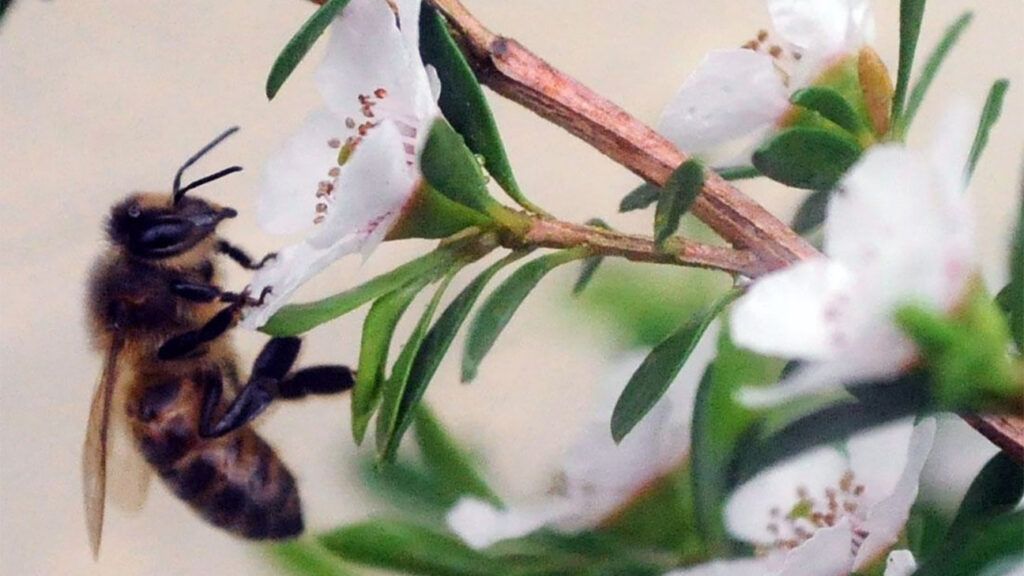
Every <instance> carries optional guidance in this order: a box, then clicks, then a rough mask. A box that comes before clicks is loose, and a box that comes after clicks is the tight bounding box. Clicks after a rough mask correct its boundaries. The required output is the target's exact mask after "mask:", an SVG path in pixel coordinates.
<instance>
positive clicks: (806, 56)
mask: <svg viewBox="0 0 1024 576" xmlns="http://www.w3.org/2000/svg"><path fill="white" fill-rule="evenodd" d="M767 4H768V12H769V14H770V16H771V20H772V24H773V25H774V30H775V32H776V34H777V35H778V37H779V38H778V41H776V39H775V38H774V37H773V35H772V34H769V33H768V32H767V31H762V32H761V33H760V34H758V38H757V40H754V41H752V42H750V43H748V44H747V46H745V47H744V48H736V49H730V50H715V51H713V52H710V53H709V54H708V55H707V56H706V57H705V58H704V60H703V61H702V62H701V63H700V65H699V66H698V67H697V70H695V71H694V72H693V74H692V75H690V77H689V78H688V79H687V80H686V82H685V83H683V86H682V87H681V88H680V89H679V92H678V93H677V94H676V96H675V97H674V98H673V99H672V101H671V102H670V103H669V104H668V106H667V107H666V108H665V110H664V112H662V116H661V119H660V120H659V122H658V131H659V132H661V133H662V134H663V135H664V136H665V137H667V138H668V139H669V140H671V141H672V142H673V143H674V144H675V145H676V146H678V147H679V148H680V149H681V150H685V151H687V152H692V153H696V154H699V155H707V154H708V153H711V152H714V151H716V149H720V148H721V147H723V146H725V145H727V144H730V143H737V142H739V143H740V144H741V145H743V146H749V144H751V140H753V143H755V144H756V143H757V142H758V141H759V140H761V139H762V138H763V137H764V135H765V134H766V133H767V132H768V131H769V130H771V129H772V128H773V127H775V126H776V124H777V123H778V122H780V121H781V120H782V119H783V117H784V115H785V114H786V112H787V111H788V110H789V109H790V104H789V96H790V94H792V93H793V92H795V91H796V90H798V89H800V88H803V87H805V86H807V85H808V84H810V83H812V82H813V81H814V80H815V79H816V78H817V77H818V76H819V75H820V74H821V73H822V72H824V71H825V70H826V69H827V68H828V67H829V66H831V65H832V64H834V63H836V62H838V61H840V60H842V59H843V58H844V57H847V56H851V55H857V54H858V53H859V52H860V51H861V49H862V48H863V47H864V46H865V45H867V44H869V43H870V42H871V40H872V39H873V36H874V17H873V15H872V13H871V6H870V3H869V2H868V0H767ZM746 156H747V158H746V160H747V161H749V152H748V153H747V154H746Z"/></svg>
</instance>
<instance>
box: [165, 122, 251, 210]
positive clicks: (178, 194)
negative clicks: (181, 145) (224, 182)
mask: <svg viewBox="0 0 1024 576" xmlns="http://www.w3.org/2000/svg"><path fill="white" fill-rule="evenodd" d="M235 132H238V126H232V127H231V128H228V129H227V130H225V131H224V132H222V133H221V134H220V136H217V137H216V138H214V139H213V140H212V141H211V142H210V143H209V144H207V145H206V146H203V147H202V148H200V149H199V151H198V152H196V153H195V154H193V155H192V157H190V158H189V159H188V160H185V163H184V164H182V165H181V168H178V172H177V173H176V174H175V175H174V186H173V187H172V193H173V196H172V197H173V200H174V204H177V203H178V201H179V200H181V198H182V197H183V196H184V195H185V193H186V192H188V191H189V190H191V189H193V188H197V187H199V186H202V185H203V184H206V183H208V182H213V181H214V180H217V179H218V178H222V177H224V176H227V175H228V174H233V173H235V172H238V171H239V170H241V169H242V168H241V167H240V166H232V167H230V168H225V169H224V170H221V171H220V172H215V173H213V174H210V175H209V176H204V177H203V178H200V179H199V180H196V181H195V182H192V183H191V184H189V185H188V186H185V187H184V188H182V187H181V176H182V175H183V174H184V173H185V170H188V168H189V167H190V166H192V165H193V164H195V163H196V162H198V161H199V159H200V158H202V157H203V156H205V155H206V153H207V152H209V151H210V150H213V149H214V148H215V147H216V146H217V145H218V144H220V143H221V142H223V141H224V140H225V139H226V138H227V137H228V136H231V135H232V134H234V133H235Z"/></svg>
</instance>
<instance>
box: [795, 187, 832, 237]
mask: <svg viewBox="0 0 1024 576" xmlns="http://www.w3.org/2000/svg"><path fill="white" fill-rule="evenodd" d="M831 197H832V191H831V190H817V191H815V192H812V193H811V194H810V195H809V196H807V198H805V199H804V201H803V203H801V204H800V208H798V209H797V211H796V215H795V216H794V217H793V224H792V226H793V231H794V232H796V233H797V234H807V233H809V232H813V231H814V230H817V229H818V227H819V226H821V225H822V223H823V222H825V218H826V217H828V201H829V199H830V198H831Z"/></svg>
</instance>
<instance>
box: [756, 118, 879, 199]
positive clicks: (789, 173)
mask: <svg viewBox="0 0 1024 576" xmlns="http://www.w3.org/2000/svg"><path fill="white" fill-rule="evenodd" d="M860 154H861V147H860V144H859V143H858V142H857V140H856V139H855V138H853V136H850V135H849V134H847V133H845V132H839V131H833V130H826V129H822V128H807V127H798V128H790V129H788V130H783V131H782V132H780V133H778V134H777V135H776V136H775V137H774V138H772V139H770V140H769V141H767V142H765V143H764V144H763V145H761V147H760V148H758V149H757V151H756V152H754V157H753V160H754V166H756V167H757V169H758V170H760V171H761V173H762V174H764V175H765V176H767V177H769V178H771V179H772V180H775V181H776V182H781V183H783V184H785V185H787V186H793V187H795V188H806V189H809V190H828V189H830V188H832V187H834V186H835V185H836V183H837V182H839V180H840V179H841V178H842V177H843V174H845V173H846V171H847V170H849V169H850V167H851V166H853V165H854V163H855V162H857V159H858V158H860Z"/></svg>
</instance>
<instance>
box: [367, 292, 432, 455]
mask: <svg viewBox="0 0 1024 576" xmlns="http://www.w3.org/2000/svg"><path fill="white" fill-rule="evenodd" d="M426 285H427V282H426V280H420V281H416V282H413V283H411V284H409V285H407V286H404V287H402V288H399V289H397V290H395V291H394V292H391V293H390V294H386V295H384V296H382V297H381V298H380V299H378V300H377V301H376V302H374V303H373V306H371V307H370V312H369V313H368V314H367V315H366V320H364V321H363V336H362V342H361V343H360V345H359V369H358V370H357V371H356V384H355V387H354V389H353V391H352V436H353V438H355V441H356V444H362V442H363V435H364V434H365V433H366V427H367V425H369V423H370V418H371V417H372V416H373V411H374V410H375V409H376V408H377V403H378V402H379V401H380V393H381V388H382V386H383V384H384V379H385V371H386V369H387V361H388V349H389V348H390V347H391V336H392V334H393V333H394V331H395V327H396V326H397V325H398V321H399V320H400V319H401V318H402V314H404V313H405V310H406V309H407V308H408V307H409V304H411V303H412V301H413V299H414V298H416V295H417V294H419V293H420V291H421V290H422V289H423V287H424V286H426Z"/></svg>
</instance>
